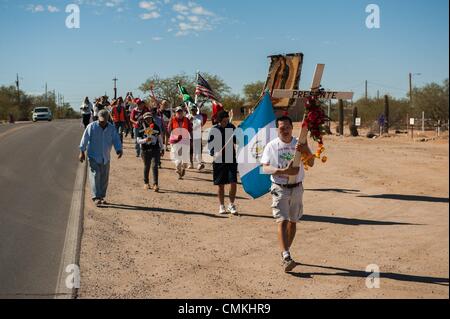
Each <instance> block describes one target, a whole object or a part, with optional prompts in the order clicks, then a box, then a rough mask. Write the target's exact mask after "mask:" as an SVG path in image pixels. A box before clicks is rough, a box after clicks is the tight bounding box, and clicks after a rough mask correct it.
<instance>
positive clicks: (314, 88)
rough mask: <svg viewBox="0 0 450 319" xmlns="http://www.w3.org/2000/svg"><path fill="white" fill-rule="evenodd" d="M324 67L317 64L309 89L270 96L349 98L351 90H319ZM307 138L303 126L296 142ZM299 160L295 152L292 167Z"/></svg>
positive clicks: (291, 182) (297, 164)
mask: <svg viewBox="0 0 450 319" xmlns="http://www.w3.org/2000/svg"><path fill="white" fill-rule="evenodd" d="M324 69H325V64H317V65H316V70H315V72H314V77H313V81H312V84H311V90H310V91H300V90H273V94H272V97H274V98H277V99H279V98H289V99H299V98H307V97H309V96H312V95H314V96H318V97H319V98H320V99H328V100H350V99H352V98H353V92H335V91H321V90H320V82H321V81H322V75H323V71H324ZM306 115H307V114H306V110H305V115H304V116H303V121H302V123H303V122H304V121H305V118H306ZM307 138H308V127H304V126H303V125H302V128H301V130H300V134H299V136H298V142H299V143H300V144H305V143H306V141H307ZM300 162H301V153H300V152H296V154H295V157H294V163H293V166H294V167H299V166H300ZM296 178H297V177H296V176H290V177H289V184H295V181H296Z"/></svg>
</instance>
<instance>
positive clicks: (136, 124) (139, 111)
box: [130, 98, 149, 157]
mask: <svg viewBox="0 0 450 319" xmlns="http://www.w3.org/2000/svg"><path fill="white" fill-rule="evenodd" d="M134 103H135V104H136V107H135V108H134V109H133V110H132V111H131V115H130V122H131V123H132V124H133V132H134V133H133V135H134V138H135V150H136V157H141V146H140V145H139V144H138V142H137V137H138V135H139V128H140V127H141V124H142V123H141V122H142V121H143V119H144V118H143V116H144V114H145V113H147V112H149V110H148V108H147V107H146V106H145V102H144V101H142V100H141V99H139V98H136V99H135V100H134Z"/></svg>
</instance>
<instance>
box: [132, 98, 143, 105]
mask: <svg viewBox="0 0 450 319" xmlns="http://www.w3.org/2000/svg"><path fill="white" fill-rule="evenodd" d="M134 103H135V104H137V105H139V104H144V101H142V100H141V99H140V98H135V99H134Z"/></svg>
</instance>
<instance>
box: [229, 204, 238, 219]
mask: <svg viewBox="0 0 450 319" xmlns="http://www.w3.org/2000/svg"><path fill="white" fill-rule="evenodd" d="M228 211H229V212H230V214H232V215H235V216H237V215H238V211H237V209H236V205H234V204H230V205H228Z"/></svg>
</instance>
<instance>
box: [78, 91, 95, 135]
mask: <svg viewBox="0 0 450 319" xmlns="http://www.w3.org/2000/svg"><path fill="white" fill-rule="evenodd" d="M80 110H81V117H82V121H83V125H84V129H86V127H87V126H88V125H89V123H90V122H91V117H92V114H93V112H94V109H93V106H92V103H91V102H89V97H87V96H86V98H85V99H84V102H83V104H82V105H81V107H80Z"/></svg>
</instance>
